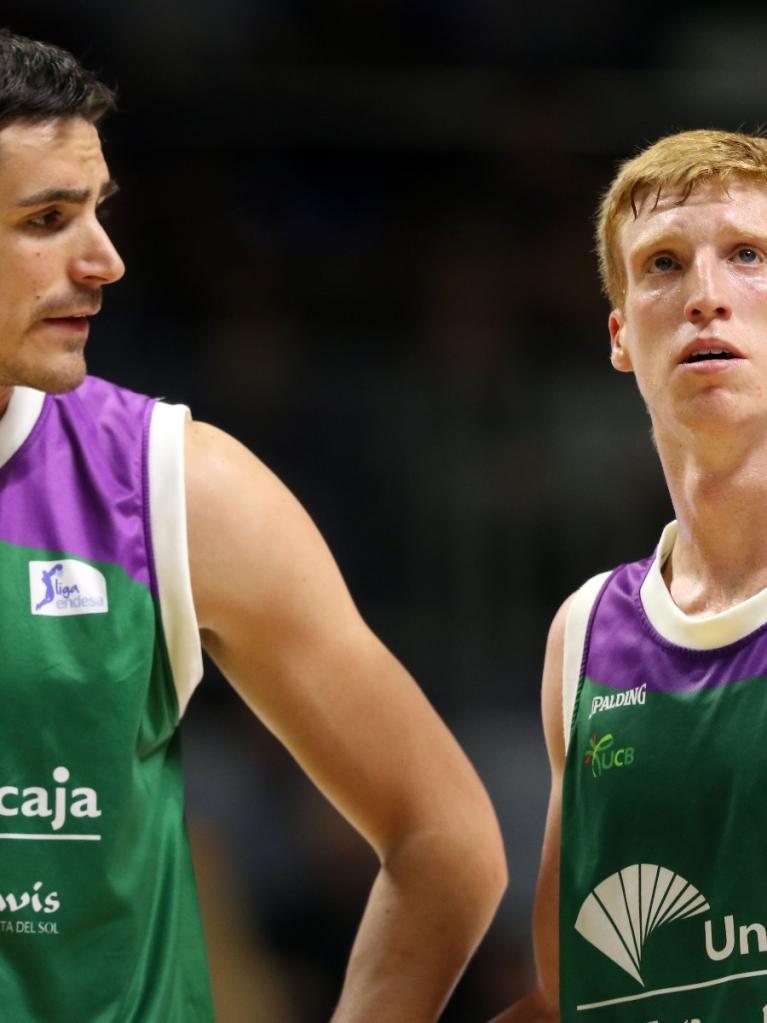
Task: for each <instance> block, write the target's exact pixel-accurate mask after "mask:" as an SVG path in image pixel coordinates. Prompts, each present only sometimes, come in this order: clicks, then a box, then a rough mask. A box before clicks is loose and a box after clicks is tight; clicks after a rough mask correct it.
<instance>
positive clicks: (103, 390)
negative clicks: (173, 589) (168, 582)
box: [0, 377, 157, 596]
mask: <svg viewBox="0 0 767 1023" xmlns="http://www.w3.org/2000/svg"><path fill="white" fill-rule="evenodd" d="M153 406H154V400H153V399H151V398H147V397H144V396H143V395H139V394H135V393H134V392H132V391H128V390H126V389H124V388H121V387H117V386H116V385H115V384H111V383H108V382H107V381H105V380H100V379H98V378H97V377H86V378H85V380H84V381H83V383H82V384H81V385H80V386H79V387H77V388H76V389H75V390H74V391H70V392H69V393H68V394H56V395H50V394H49V395H47V396H46V399H45V403H44V405H43V408H42V411H41V412H40V416H39V418H38V420H37V423H36V424H35V426H34V427H33V429H32V431H31V433H30V435H29V436H28V437H27V439H26V441H25V442H24V443H23V444H22V446H21V447H20V448H19V450H18V451H17V452H16V453H15V455H13V457H12V458H11V459H10V460H9V461H8V462H7V463H6V464H5V465H4V466H3V467H2V468H0V540H3V541H5V542H7V543H12V544H16V545H19V546H25V547H36V548H39V549H42V550H56V551H57V552H61V553H63V554H67V555H71V556H72V557H74V558H78V557H79V558H86V559H89V560H93V561H104V562H108V563H111V564H116V565H120V566H121V567H122V568H123V569H124V570H125V572H126V573H127V574H128V575H129V576H130V577H131V578H132V579H134V580H136V581H137V582H139V583H142V584H143V585H145V586H147V587H148V588H150V589H151V591H152V593H153V594H154V595H155V596H156V595H157V586H156V578H155V570H154V563H153V553H152V543H151V530H150V527H149V504H148V500H149V498H148V438H149V423H150V418H151V411H152V408H153Z"/></svg>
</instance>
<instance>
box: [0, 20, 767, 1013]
mask: <svg viewBox="0 0 767 1023" xmlns="http://www.w3.org/2000/svg"><path fill="white" fill-rule="evenodd" d="M1 9H2V12H3V16H2V21H3V22H4V23H5V24H7V25H9V26H10V27H11V28H13V29H14V30H16V31H19V32H23V33H25V34H28V35H32V36H35V37H38V38H44V39H47V40H49V41H52V42H56V43H59V44H61V45H63V46H66V47H67V48H70V49H72V50H73V52H75V53H76V54H77V55H78V56H79V57H80V58H81V59H82V60H83V61H84V62H85V63H86V64H87V65H88V66H90V67H93V68H94V69H96V70H97V71H99V72H100V73H101V74H102V76H103V77H104V78H105V79H106V80H107V81H109V82H110V83H117V84H118V86H119V96H120V113H119V114H118V115H116V116H115V117H113V118H112V119H111V120H110V121H109V122H107V124H106V125H105V128H104V132H105V140H106V152H107V157H108V160H109V162H110V165H111V169H112V172H113V173H114V175H115V176H116V178H117V179H118V181H119V182H120V185H121V194H120V195H119V196H118V198H117V199H116V200H115V201H113V203H112V206H113V212H112V219H111V221H110V224H109V226H110V231H111V233H112V235H113V238H114V240H115V242H116V243H117V246H118V248H119V249H120V250H121V252H122V254H123V256H124V257H125V259H126V262H127V265H128V272H127V275H126V277H125V279H124V281H123V282H121V283H120V284H119V285H118V286H117V287H115V288H114V289H110V294H109V295H108V299H107V302H106V305H105V310H104V312H103V313H102V314H101V316H100V317H99V320H98V321H97V323H96V324H95V326H94V330H93V332H92V338H91V342H90V344H89V365H90V369H91V372H94V373H96V374H98V375H101V376H105V377H107V378H109V379H113V380H115V381H116V382H118V383H121V384H123V385H125V386H129V387H132V388H134V389H135V390H138V391H141V392H143V393H149V394H154V395H158V396H163V397H165V398H166V399H167V400H170V401H181V402H184V403H187V404H189V405H190V406H191V407H192V410H193V412H194V414H195V416H196V417H197V418H199V419H204V420H208V421H210V422H213V423H215V424H216V425H218V426H220V427H223V428H224V429H226V430H228V431H229V432H231V433H233V434H235V435H236V436H237V437H239V438H240V439H241V440H242V441H243V442H244V443H246V444H247V445H248V446H249V447H251V448H252V449H253V450H254V451H255V452H256V453H257V454H258V455H259V456H260V457H261V458H263V460H264V461H266V463H267V464H268V465H270V466H271V468H272V469H274V471H275V472H276V473H277V474H278V475H279V476H280V477H281V478H282V479H283V480H284V481H285V482H286V483H287V484H288V485H289V486H290V487H291V489H293V491H294V492H295V493H296V494H297V496H298V497H299V499H300V500H301V501H302V502H303V504H304V505H305V506H306V507H307V508H308V510H309V512H310V513H311V515H312V516H313V517H314V519H315V520H316V522H317V523H318V525H319V527H320V529H321V530H322V532H323V533H324V535H325V537H326V539H327V540H328V543H329V544H330V546H331V548H332V550H333V551H334V553H335V555H336V558H337V560H338V562H339V564H340V566H341V569H342V571H343V572H344V575H345V577H346V579H347V581H348V583H349V586H350V588H351V590H352V593H353V594H354V596H355V598H356V600H357V602H358V604H359V605H360V607H361V609H362V611H363V613H364V615H365V617H366V618H367V620H368V621H369V622H370V624H371V625H372V626H373V628H374V629H375V631H376V632H377V633H378V634H379V635H380V636H381V637H382V638H383V640H384V641H385V642H386V643H387V645H388V646H390V647H391V648H392V649H393V650H394V651H395V653H396V654H397V655H398V656H399V657H400V658H401V659H402V660H403V661H404V662H405V664H406V665H407V666H408V667H409V668H410V670H411V671H412V672H413V674H414V675H415V676H416V678H417V679H418V680H419V682H420V684H421V685H422V686H423V688H424V689H425V691H426V693H427V695H428V696H429V698H430V699H431V701H432V702H433V703H434V704H435V706H436V707H437V708H438V710H439V711H440V713H441V714H442V715H443V716H444V718H445V719H446V720H447V722H448V723H449V725H450V726H451V728H452V729H453V730H454V731H455V733H456V734H457V736H458V738H459V740H460V741H461V743H462V744H463V745H464V747H465V748H466V750H467V751H468V753H469V755H470V756H471V757H472V759H473V760H474V762H475V764H476V765H477V768H478V770H479V772H480V774H481V775H482V777H483V779H484V781H485V783H486V785H487V787H488V789H489V790H490V793H491V796H492V798H493V800H494V802H495V804H496V807H497V809H498V814H499V817H500V820H501V824H502V827H503V831H504V835H505V838H506V843H507V850H508V858H509V865H510V872H511V882H510V888H509V893H508V895H507V897H506V899H505V901H504V903H503V905H502V907H501V910H500V913H499V916H498V919H497V921H496V922H495V924H494V925H493V928H492V930H491V932H490V935H489V937H488V939H487V941H486V943H485V944H484V946H483V947H482V949H481V950H480V952H479V953H478V955H477V957H476V959H475V961H474V963H473V964H472V966H471V967H470V969H469V971H468V973H467V975H466V977H465V978H464V980H463V981H462V982H461V984H460V986H459V988H458V989H457V991H456V994H455V997H454V999H453V1001H452V1003H451V1006H450V1008H449V1009H448V1010H447V1012H446V1013H445V1015H444V1020H445V1021H447V1023H451V1021H452V1023H458V1021H460V1023H471V1021H481V1020H484V1019H487V1018H488V1017H489V1016H491V1015H493V1014H494V1013H495V1012H497V1011H499V1010H500V1008H501V1007H502V1006H503V1005H504V1004H507V1003H508V1002H509V1001H510V1000H511V999H512V998H513V997H515V996H516V995H518V994H520V993H521V992H522V991H523V990H524V988H525V987H526V986H527V985H528V984H529V983H530V980H531V971H532V957H531V951H530V924H529V915H530V909H531V904H532V896H533V889H534V884H535V876H536V870H537V857H538V849H539V843H540V839H541V834H542V828H543V820H544V814H545V803H546V793H547V785H548V773H547V765H546V757H545V751H544V747H543V739H542V734H541V729H540V724H539V713H538V686H539V677H540V669H541V661H542V653H543V648H544V644H545V638H546V631H547V628H548V623H549V621H550V619H551V617H552V615H553V613H554V611H555V610H556V608H557V606H558V604H559V603H560V602H561V600H562V599H564V597H565V596H566V595H567V594H568V593H569V592H571V591H572V590H573V589H574V588H575V587H576V586H577V585H579V584H580V583H581V582H582V581H583V580H584V579H585V578H586V577H588V576H589V575H592V574H594V573H595V572H597V571H600V570H603V569H605V568H609V567H610V566H612V565H613V564H615V563H618V562H620V561H628V560H633V559H636V558H638V557H642V556H644V555H645V554H647V553H649V552H650V550H651V549H652V547H653V545H654V543H655V541H656V539H657V537H658V535H659V533H660V529H661V526H662V525H663V524H664V523H665V522H666V521H667V520H668V519H669V518H671V517H672V512H671V509H670V506H669V503H668V499H667V497H666V495H665V490H664V487H663V483H662V477H661V474H660V470H659V468H658V467H657V466H656V462H655V456H654V452H653V450H652V445H651V441H650V437H649V429H648V423H647V420H646V417H645V414H644V411H643V409H642V406H641V403H640V400H639V398H638V397H637V395H636V394H635V389H634V386H633V381H632V380H631V379H630V378H627V377H623V376H618V375H617V374H615V373H613V372H612V371H611V369H610V365H609V361H608V353H609V345H608V336H607V328H606V321H607V313H608V308H607V305H606V302H605V300H604V299H603V298H602V296H601V295H600V289H599V284H598V281H597V276H596V260H595V258H594V254H593V238H592V224H593V215H594V210H595V207H596V205H597V202H598V198H599V195H600V193H601V191H602V190H603V189H604V188H605V187H606V186H607V185H608V183H609V181H610V178H611V176H612V174H613V173H614V170H615V168H616V166H617V163H618V162H619V161H620V160H621V159H624V158H626V157H627V156H630V155H632V153H633V152H634V151H636V150H637V149H638V148H639V147H641V146H642V145H644V144H645V143H646V142H649V141H652V140H654V139H655V138H657V137H659V136H660V135H662V134H666V133H668V132H669V131H674V130H681V129H685V128H694V127H721V128H740V127H745V128H746V129H747V130H750V129H753V128H755V127H757V126H758V125H759V123H760V122H761V121H763V120H764V119H765V116H766V110H767V108H766V107H765V101H764V96H765V95H766V94H767V93H766V92H765V89H764V86H765V84H767V66H766V65H765V63H764V59H763V44H762V40H763V39H764V34H765V31H764V30H765V29H767V12H766V11H765V9H764V8H763V7H761V6H757V5H755V4H750V3H744V4H742V5H739V7H738V13H737V14H732V13H727V14H725V13H724V10H723V8H722V7H721V5H719V4H711V3H709V4H707V3H705V2H703V3H698V4H696V5H695V7H694V8H693V7H692V6H691V5H690V4H687V3H682V4H677V5H674V6H672V7H670V6H669V5H668V4H661V3H659V2H657V0H648V2H646V3H645V4H643V5H642V6H641V8H639V7H637V6H635V5H631V6H629V5H627V4H625V5H621V4H618V5H614V4H605V3H603V2H597V0H581V2H575V3H568V2H565V0H559V2H555V3H549V4H524V5H522V4H517V3H511V2H509V0H324V2H321V3H320V2H317V0H161V2H159V3H157V2H150V0H98V2H97V0H35V3H34V4H30V3H28V2H21V0H3V4H2V8H1ZM232 583H233V585H236V580H232ZM184 729H185V732H186V761H187V782H188V786H187V787H188V808H189V819H190V827H191V830H192V833H193V837H194V846H195V853H196V858H197V864H198V871H199V874H200V881H201V888H202V892H203V898H204V906H205V915H206V924H207V928H208V936H209V943H210V947H211V959H212V963H213V969H214V978H215V984H216V997H217V1002H218V1011H219V1017H220V1023H246V1021H247V1023H261V1021H267V1020H268V1021H269V1023H321V1021H322V1020H326V1019H328V1018H329V1016H330V1013H331V1011H332V1007H333V1004H334V1000H335V998H336V997H337V994H338V990H339V986H340V982H341V975H342V970H343V964H344V961H345V958H346V955H347V953H348V950H349V946H350V942H351V939H352V936H353V933H354V929H355V927H356V923H357V920H358V918H359V916H360V914H361V911H362V907H363V901H364V897H365V894H366V891H367V888H368V886H369V884H370V881H371V879H372V877H373V874H374V872H375V869H376V862H375V859H374V857H373V855H372V853H371V852H370V851H369V850H368V849H367V847H366V846H365V844H364V843H363V842H362V840H361V839H359V838H358V837H357V836H356V835H355V834H354V833H353V832H352V831H351V829H350V828H349V827H348V826H347V825H346V824H345V822H344V821H342V820H341V819H340V818H338V817H337V816H336V815H335V813H334V812H333V811H332V810H331V809H330V808H329V807H328V806H327V804H326V803H325V802H324V800H323V799H322V797H321V796H319V795H318V794H317V793H316V792H315V791H314V790H313V788H312V787H311V785H310V784H309V783H308V782H307V781H306V780H305V779H304V777H303V775H302V774H301V772H300V771H299V770H298V769H297V768H296V767H295V765H294V764H293V763H292V761H291V760H290V758H289V756H288V755H287V754H286V753H285V752H284V750H282V748H281V747H280V746H279V744H278V743H277V742H276V741H275V740H274V739H273V737H272V736H270V735H269V733H268V732H267V731H266V730H265V729H264V728H263V726H261V725H260V724H259V723H258V722H257V721H256V720H255V719H254V718H253V717H252V716H251V715H250V713H249V712H248V711H247V710H246V709H245V708H244V707H243V705H242V704H241V703H240V701H239V700H238V698H237V697H236V696H235V695H234V694H233V693H232V692H231V690H230V689H229V687H228V685H227V684H226V683H225V682H224V681H223V680H222V679H221V677H220V676H219V675H218V674H217V672H216V670H215V669H214V668H213V667H212V666H210V665H209V666H208V670H207V673H206V678H205V680H204V682H203V683H202V685H201V687H200V689H199V690H198V692H197V694H196V696H195V698H194V700H193V701H192V704H191V707H190V710H189V712H188V715H187V720H186V721H185V724H184ZM403 1023H406V1021H403Z"/></svg>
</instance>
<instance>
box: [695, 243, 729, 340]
mask: <svg viewBox="0 0 767 1023" xmlns="http://www.w3.org/2000/svg"><path fill="white" fill-rule="evenodd" d="M731 315H732V307H731V305H730V301H729V298H728V288H727V276H726V272H725V269H724V267H723V266H722V265H721V262H720V261H719V260H718V259H717V258H716V255H715V254H713V253H712V254H702V255H700V256H699V257H698V258H697V259H696V261H695V263H694V264H693V266H692V267H691V269H690V271H689V288H688V292H687V301H686V302H685V306H684V316H685V319H686V320H688V321H689V322H690V323H693V324H695V325H696V326H699V325H701V324H704V325H705V324H706V323H709V322H710V321H711V320H729V318H730V316H731Z"/></svg>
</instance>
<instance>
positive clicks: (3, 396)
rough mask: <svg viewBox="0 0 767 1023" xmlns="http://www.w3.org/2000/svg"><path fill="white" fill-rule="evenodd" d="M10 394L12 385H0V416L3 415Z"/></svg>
mask: <svg viewBox="0 0 767 1023" xmlns="http://www.w3.org/2000/svg"><path fill="white" fill-rule="evenodd" d="M12 394H13V388H12V387H0V418H2V416H4V415H5V413H6V410H7V408H8V403H9V402H10V400H11V395H12Z"/></svg>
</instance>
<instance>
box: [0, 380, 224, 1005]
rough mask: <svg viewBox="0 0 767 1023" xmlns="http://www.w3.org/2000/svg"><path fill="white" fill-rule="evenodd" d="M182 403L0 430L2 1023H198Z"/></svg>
mask: <svg viewBox="0 0 767 1023" xmlns="http://www.w3.org/2000/svg"><path fill="white" fill-rule="evenodd" d="M186 414H187V410H186V409H184V408H183V407H182V406H168V405H163V404H161V403H156V402H153V401H151V400H150V399H148V398H144V397H141V396H139V395H136V394H133V393H131V392H129V391H125V390H122V389H119V388H117V387H115V386H113V385H111V384H108V383H105V382H104V381H101V380H97V379H95V378H86V379H85V381H84V382H83V384H82V385H81V386H80V387H78V388H77V389H76V390H75V391H73V392H71V393H70V394H66V395H57V396H50V395H49V396H45V395H43V394H42V393H40V392H37V391H33V390H30V389H27V388H16V389H15V390H14V392H13V395H12V398H11V402H10V405H9V407H8V409H7V411H6V413H5V415H4V416H3V418H2V419H0V602H2V611H0V650H1V651H2V660H1V663H0V680H1V684H2V688H1V690H0V692H1V695H0V699H1V701H2V703H1V704H0V706H1V708H2V712H1V713H0V992H1V993H0V1020H3V1021H6V1020H7V1021H8V1023H48V1021H50V1023H211V1021H212V1020H213V1010H212V1006H211V996H210V990H209V982H208V975H207V964H206V956H205V949H204V941H203V936H202V927H201V921H200V914H199V909H198V904H197V895H196V890H195V884H194V878H193V873H192V866H191V860H190V854H189V848H188V842H187V837H186V832H185V825H184V819H183V790H182V778H181V764H180V751H179V735H178V722H179V716H180V714H181V712H182V711H183V708H184V705H185V703H186V700H187V699H188V697H189V695H190V693H191V691H192V689H193V687H194V685H195V684H196V682H197V681H199V678H200V674H201V657H200V649H199V638H198V634H197V631H196V623H195V620H194V610H193V605H192V601H191V588H190V585H189V574H188V561H187V558H186V526H185V510H184V500H183V424H184V419H185V416H186Z"/></svg>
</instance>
